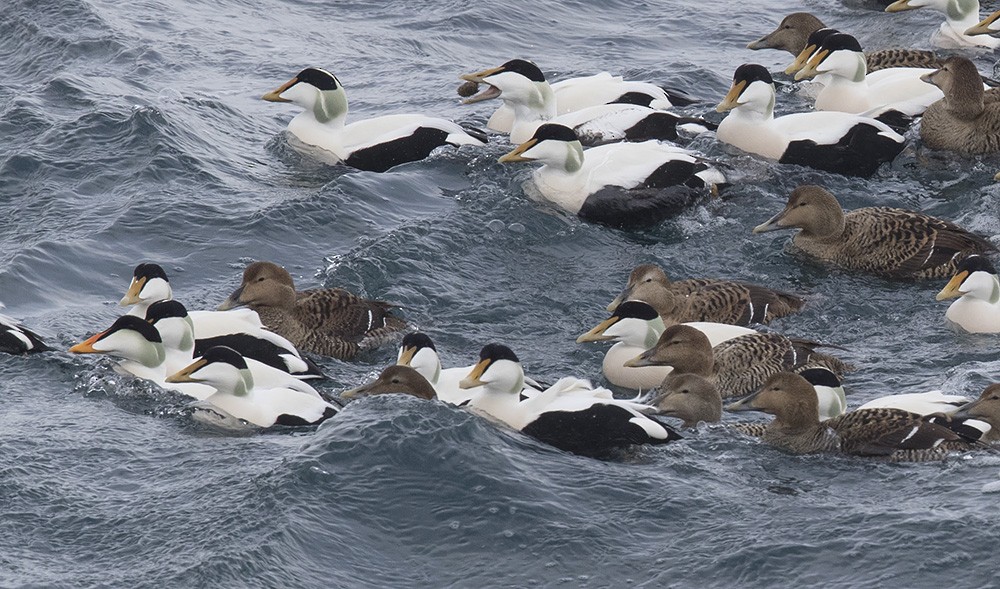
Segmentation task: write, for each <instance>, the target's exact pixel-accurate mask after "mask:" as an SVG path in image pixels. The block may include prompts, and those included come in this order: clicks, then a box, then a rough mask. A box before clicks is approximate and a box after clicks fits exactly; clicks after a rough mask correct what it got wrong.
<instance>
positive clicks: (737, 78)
mask: <svg viewBox="0 0 1000 589" xmlns="http://www.w3.org/2000/svg"><path fill="white" fill-rule="evenodd" d="M734 109H739V110H740V111H743V112H748V113H756V114H758V115H760V116H764V117H770V116H772V115H773V114H774V79H773V78H771V74H770V73H769V72H768V71H767V69H766V68H765V67H764V66H762V65H758V64H755V63H745V64H743V65H741V66H740V67H738V68H736V73H735V74H733V85H732V86H731V87H730V88H729V92H728V93H727V94H726V97H725V98H724V99H723V100H722V102H720V103H719V106H717V107H716V108H715V110H716V111H718V112H726V111H730V110H734Z"/></svg>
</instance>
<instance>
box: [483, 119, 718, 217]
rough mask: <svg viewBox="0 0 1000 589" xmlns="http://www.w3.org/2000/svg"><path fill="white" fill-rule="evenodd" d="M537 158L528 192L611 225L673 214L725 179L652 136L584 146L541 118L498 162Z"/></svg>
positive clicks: (573, 135)
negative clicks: (535, 168) (525, 138)
mask: <svg viewBox="0 0 1000 589" xmlns="http://www.w3.org/2000/svg"><path fill="white" fill-rule="evenodd" d="M536 160H537V161H539V162H541V163H542V164H543V165H542V167H540V168H538V169H537V170H535V172H534V174H533V175H532V179H531V183H530V184H529V185H527V188H528V190H529V192H533V193H534V195H535V196H538V197H540V198H541V199H544V200H546V201H548V202H551V203H553V204H555V205H556V206H558V207H559V208H561V209H563V210H565V211H568V212H570V213H574V214H576V215H579V216H580V217H581V218H583V219H586V220H588V221H594V222H597V223H604V224H607V225H612V226H617V227H635V226H643V225H652V224H655V223H657V222H659V221H662V220H663V219H666V218H667V217H671V216H674V215H677V214H679V213H680V212H681V211H683V210H684V209H686V208H687V207H689V206H690V205H692V204H694V203H695V202H696V201H697V200H698V199H699V198H700V197H702V196H705V195H707V194H709V192H710V191H712V190H714V187H715V186H717V185H719V184H723V183H724V182H725V181H726V179H725V177H724V176H723V175H722V173H721V172H719V171H718V170H716V169H715V168H713V167H711V166H709V165H708V164H705V163H703V162H702V161H699V158H698V157H697V156H696V155H695V154H694V153H692V152H690V151H687V150H684V149H681V148H679V147H672V146H669V145H666V144H663V143H659V142H657V141H645V142H643V143H611V144H608V145H600V146H597V147H591V148H590V149H587V150H584V149H583V145H581V144H580V141H579V139H578V138H577V136H576V133H574V132H573V130H572V129H570V128H569V127H566V126H563V125H557V124H554V123H546V124H544V125H542V126H540V127H538V129H537V130H536V131H535V134H534V135H532V136H531V139H528V140H527V141H526V142H524V143H522V144H521V145H519V146H518V147H517V148H515V149H514V150H512V151H511V152H509V153H507V154H506V155H504V156H502V157H501V158H500V160H499V161H500V162H501V163H510V162H527V161H536Z"/></svg>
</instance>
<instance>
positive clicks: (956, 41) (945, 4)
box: [885, 0, 1000, 49]
mask: <svg viewBox="0 0 1000 589" xmlns="http://www.w3.org/2000/svg"><path fill="white" fill-rule="evenodd" d="M917 8H930V9H931V10H936V11H937V12H941V13H944V15H945V21H944V22H943V23H941V27H940V28H939V29H938V31H937V33H935V34H934V36H933V37H932V38H931V40H932V41H933V43H934V44H935V45H937V46H939V47H946V48H949V49H960V48H963V47H986V48H988V49H996V48H997V47H1000V39H995V38H993V37H990V36H988V35H985V36H984V35H969V34H967V33H966V31H967V30H968V29H969V28H972V27H975V26H976V25H977V24H978V23H979V0H896V1H895V2H893V3H892V4H890V5H888V6H886V7H885V11H886V12H903V11H906V10H914V9H917Z"/></svg>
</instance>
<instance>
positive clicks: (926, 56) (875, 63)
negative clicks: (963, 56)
mask: <svg viewBox="0 0 1000 589" xmlns="http://www.w3.org/2000/svg"><path fill="white" fill-rule="evenodd" d="M824 28H826V25H824V24H823V22H822V21H821V20H819V19H818V18H816V17H815V16H813V15H812V14H809V13H808V12H793V13H792V14H789V15H788V16H786V17H785V18H783V19H781V22H780V23H779V24H778V28H776V29H775V30H773V31H771V32H770V33H768V34H767V35H764V36H763V37H761V38H760V39H757V40H756V41H753V42H751V43H750V44H748V45H747V49H754V50H756V49H781V50H784V51H787V52H789V53H791V54H792V55H795V56H799V55H800V54H801V53H802V52H803V50H805V49H806V48H807V47H808V46H809V43H808V41H809V36H810V35H811V34H812V33H814V32H816V31H818V30H820V29H824ZM831 30H833V29H831ZM815 50H816V47H813V48H812V49H811V50H810V51H809V52H808V53H807V54H806V55H805V56H804V57H802V60H801V63H802V64H804V63H805V61H806V59H808V57H809V56H810V55H811V54H812V53H813V52H814V51H815ZM942 61H943V60H942V59H941V58H939V57H938V56H936V55H934V53H933V52H932V51H924V50H920V49H881V50H878V51H868V52H865V63H866V65H867V67H868V71H869V72H877V71H878V70H881V69H885V68H890V67H939V65H940V64H941V63H942ZM787 73H793V72H787Z"/></svg>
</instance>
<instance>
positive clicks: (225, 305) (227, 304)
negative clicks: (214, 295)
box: [218, 286, 246, 311]
mask: <svg viewBox="0 0 1000 589" xmlns="http://www.w3.org/2000/svg"><path fill="white" fill-rule="evenodd" d="M242 294H243V287H242V286H241V287H239V288H237V289H236V290H234V291H233V294H231V295H229V296H228V297H226V300H224V301H222V304H221V305H219V307H218V310H219V311H228V310H229V309H235V308H236V307H242V306H243V305H245V304H246V303H243V302H240V296H241V295H242Z"/></svg>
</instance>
